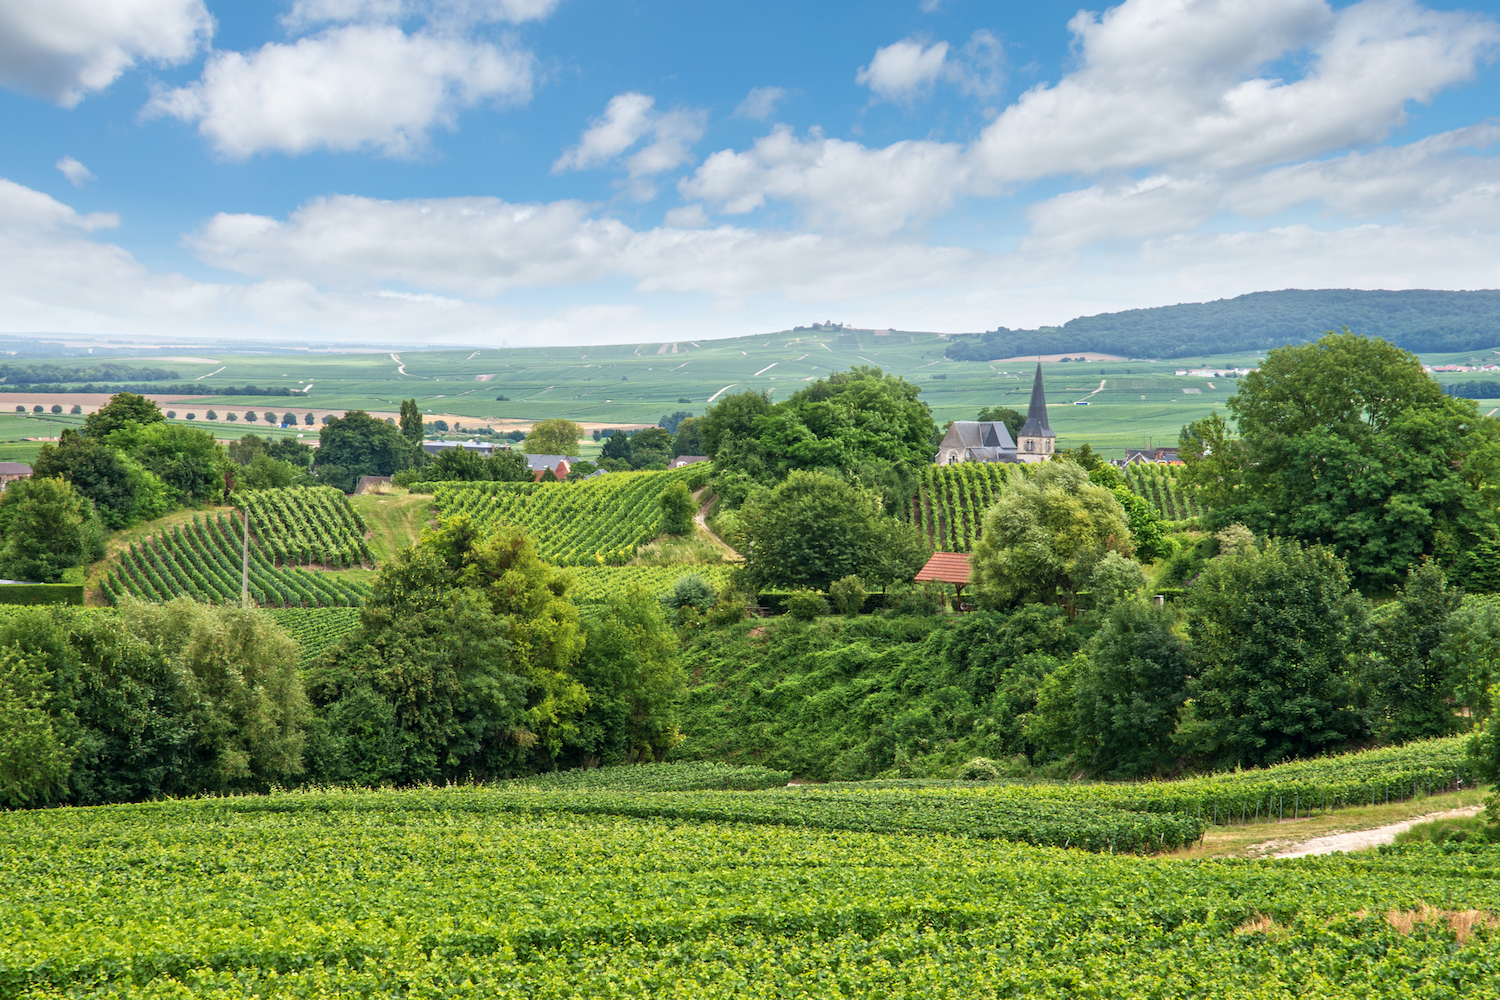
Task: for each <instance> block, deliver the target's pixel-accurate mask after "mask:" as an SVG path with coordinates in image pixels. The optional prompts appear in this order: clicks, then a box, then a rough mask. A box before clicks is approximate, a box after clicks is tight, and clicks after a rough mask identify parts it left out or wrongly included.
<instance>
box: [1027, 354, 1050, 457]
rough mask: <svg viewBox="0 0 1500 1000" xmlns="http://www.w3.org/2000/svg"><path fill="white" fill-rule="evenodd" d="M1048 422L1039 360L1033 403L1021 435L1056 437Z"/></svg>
mask: <svg viewBox="0 0 1500 1000" xmlns="http://www.w3.org/2000/svg"><path fill="white" fill-rule="evenodd" d="M1056 436H1057V435H1055V434H1053V433H1052V428H1051V426H1049V425H1048V423H1047V394H1046V393H1045V392H1044V391H1043V390H1042V364H1041V362H1037V366H1036V381H1035V382H1034V383H1032V386H1031V405H1030V406H1029V407H1027V408H1026V426H1025V427H1022V428H1021V437H1037V438H1043V437H1056Z"/></svg>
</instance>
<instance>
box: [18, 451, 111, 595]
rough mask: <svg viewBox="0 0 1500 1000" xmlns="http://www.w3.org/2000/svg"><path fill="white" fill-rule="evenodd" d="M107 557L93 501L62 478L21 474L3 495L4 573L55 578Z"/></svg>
mask: <svg viewBox="0 0 1500 1000" xmlns="http://www.w3.org/2000/svg"><path fill="white" fill-rule="evenodd" d="M103 556H104V529H103V526H102V525H101V524H100V522H99V515H98V514H97V513H95V511H94V505H93V503H92V502H91V501H90V500H89V499H88V498H87V497H84V496H81V495H80V494H79V493H78V492H77V491H75V490H74V489H73V487H72V485H71V484H69V483H67V482H65V481H63V480H61V479H38V478H35V477H33V478H31V479H21V480H17V481H16V482H13V483H11V484H10V488H9V489H7V490H6V491H5V493H4V494H0V576H4V577H7V578H9V579H12V580H34V581H37V582H39V583H56V582H57V581H59V580H61V579H62V575H63V571H64V570H67V569H71V568H72V567H74V566H82V565H83V564H84V563H88V562H93V561H94V560H95V559H100V558H102V557H103Z"/></svg>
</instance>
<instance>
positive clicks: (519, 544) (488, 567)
mask: <svg viewBox="0 0 1500 1000" xmlns="http://www.w3.org/2000/svg"><path fill="white" fill-rule="evenodd" d="M567 586H568V578H567V577H566V576H564V575H563V574H560V573H558V572H557V571H556V570H555V569H553V568H552V567H550V566H548V565H546V564H545V563H543V562H542V561H541V559H540V558H538V556H537V554H536V550H535V548H534V547H533V546H532V544H531V542H530V541H529V540H528V539H527V538H526V537H525V536H524V535H521V534H519V533H504V532H502V533H499V534H495V535H492V536H488V537H481V536H480V535H479V533H478V531H477V529H476V528H475V527H474V525H473V523H472V522H471V521H469V519H468V518H466V517H463V516H458V517H453V518H450V519H448V520H447V521H446V522H444V524H443V526H442V527H441V528H439V529H437V530H435V531H428V532H424V534H423V536H422V540H421V541H420V542H419V543H418V544H416V545H414V546H412V547H410V548H407V549H403V550H402V551H401V552H400V553H399V554H398V555H397V556H396V558H394V559H392V560H391V561H389V562H387V563H386V564H385V566H384V567H383V568H382V569H381V572H380V576H379V577H377V579H376V581H375V586H374V588H373V591H372V593H371V596H370V599H369V601H368V602H367V603H366V604H365V606H364V608H363V609H362V611H361V613H360V627H359V629H358V630H356V631H355V632H354V633H353V634H352V635H350V636H349V637H347V638H346V639H345V640H344V641H343V642H342V643H340V644H339V645H338V646H337V647H335V648H334V649H332V650H330V651H328V652H327V653H325V654H324V655H323V656H321V657H320V658H319V659H318V660H317V661H315V662H314V664H313V665H312V666H311V667H310V668H309V674H310V681H311V683H310V688H311V690H312V692H313V697H314V700H315V701H316V702H317V703H318V704H319V705H320V707H321V708H322V710H323V714H324V715H325V716H327V715H328V713H329V712H331V711H332V710H333V708H334V706H336V705H338V704H339V703H340V702H344V701H346V700H347V699H350V698H365V695H364V694H362V693H361V692H362V691H364V690H368V691H369V692H370V693H372V694H373V695H375V696H378V698H380V699H381V700H383V701H384V702H386V703H387V704H388V705H389V706H390V707H391V708H390V718H391V719H392V720H393V723H394V725H395V727H396V734H397V736H396V739H397V742H398V743H399V745H400V747H401V759H400V761H399V762H398V763H397V764H396V765H395V766H394V768H393V770H394V773H395V774H397V775H398V776H399V779H400V780H402V781H430V780H447V779H458V778H463V777H467V776H477V777H488V776H494V775H498V774H503V773H513V772H514V770H515V769H517V768H519V767H522V766H524V765H525V764H526V763H527V762H528V761H529V760H530V758H531V756H532V754H534V753H537V752H541V753H543V754H544V755H548V754H552V755H555V754H556V753H558V752H560V751H561V749H562V748H563V745H564V743H565V742H566V740H567V739H568V738H570V737H571V735H572V734H573V732H574V725H575V721H576V718H577V716H578V714H579V713H580V712H581V711H582V710H583V708H584V706H585V705H586V704H587V702H588V694H587V692H586V691H585V689H584V687H583V685H582V684H580V683H579V682H578V681H577V679H576V678H575V677H574V676H573V675H572V673H571V670H572V667H573V665H574V663H575V662H576V661H577V658H578V655H579V654H580V652H581V651H582V647H583V637H582V635H581V633H580V631H579V627H578V612H577V609H576V608H575V607H574V606H573V604H572V603H571V602H569V601H568V600H567V599H566V597H565V596H564V595H565V594H566V591H567ZM372 713H373V714H372ZM378 714H379V713H378V712H375V711H374V709H372V708H370V706H368V705H367V706H366V709H365V710H361V711H360V712H356V713H352V716H353V717H355V718H362V719H365V720H368V719H370V718H372V717H374V715H378ZM372 738H373V737H372Z"/></svg>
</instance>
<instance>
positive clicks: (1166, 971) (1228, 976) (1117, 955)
mask: <svg viewBox="0 0 1500 1000" xmlns="http://www.w3.org/2000/svg"><path fill="white" fill-rule="evenodd" d="M1440 742H1442V743H1443V744H1444V745H1446V742H1447V741H1440ZM1430 750H1431V748H1430V747H1429V752H1430ZM1444 752H1446V751H1444ZM1411 763H1412V760H1411V759H1409V758H1407V757H1403V756H1401V754H1399V753H1398V754H1397V755H1396V756H1395V757H1390V758H1380V757H1372V756H1369V755H1364V756H1362V757H1359V758H1347V759H1345V758H1338V759H1335V760H1334V761H1332V762H1323V763H1321V764H1318V765H1317V766H1318V767H1322V768H1324V769H1328V768H1332V770H1326V771H1325V773H1324V775H1323V777H1324V778H1328V777H1329V776H1331V775H1336V774H1338V773H1342V774H1344V775H1345V776H1346V777H1347V776H1348V775H1350V774H1352V773H1354V772H1356V771H1362V773H1363V774H1364V777H1365V778H1366V779H1368V780H1367V783H1370V782H1374V783H1376V784H1379V783H1382V782H1383V781H1405V780H1406V778H1405V775H1407V774H1408V773H1409V766H1410V765H1411ZM1273 771H1276V769H1268V770H1267V771H1266V772H1261V773H1263V774H1265V775H1269V774H1271V773H1272V772H1273ZM1278 773H1280V774H1281V777H1280V778H1276V779H1272V780H1284V779H1285V778H1286V777H1287V776H1288V774H1290V772H1278ZM785 777H786V775H785V774H784V773H779V772H774V771H769V770H766V769H764V768H733V767H728V766H725V765H722V764H718V765H688V766H680V765H654V766H648V767H630V768H620V769H607V770H604V771H587V772H573V773H570V774H563V775H544V776H539V777H538V778H536V779H531V780H527V781H520V782H507V783H504V784H501V785H497V786H491V787H478V786H473V785H463V786H450V787H447V788H431V787H429V788H420V789H412V790H407V791H391V790H383V791H374V792H359V791H307V792H292V793H285V792H283V793H278V794H273V795H268V796H244V797H225V798H199V799H189V800H176V801H160V802H150V803H143V804H140V805H132V806H104V807H96V808H90V809H42V810H18V811H14V812H8V813H3V814H0V993H3V995H4V996H5V997H26V998H31V1000H36V998H54V997H76V996H110V997H119V998H122V1000H129V998H141V1000H145V998H148V997H149V998H166V997H194V996H204V997H208V996H214V997H223V996H231V995H232V996H274V997H294V996H295V997H309V998H314V1000H323V998H330V1000H331V998H333V997H349V996H357V997H373V996H408V997H409V996H422V997H428V998H442V997H450V996H451V997H480V996H484V997H504V998H521V997H526V998H536V997H557V998H562V997H570V998H571V997H582V998H592V997H601V998H602V997H611V998H618V997H647V996H693V997H706V998H710V1000H715V998H720V997H825V996H836V997H837V996H849V997H853V996H859V997H877V996H878V997H911V998H917V997H920V998H924V1000H925V998H955V1000H957V998H964V1000H967V998H970V997H976V996H984V997H991V996H995V997H999V996H1005V997H1031V996H1036V997H1057V998H1091V1000H1103V998H1120V1000H1137V998H1148V997H1150V998H1161V997H1247V998H1273V997H1274V998H1278V1000H1282V998H1285V1000H1291V998H1295V997H1302V996H1317V997H1330V998H1332V997H1361V998H1364V997H1382V996H1402V997H1414V998H1416V997H1421V998H1439V997H1445V998H1446V997H1455V998H1457V997H1469V996H1473V997H1480V996H1493V995H1494V993H1495V989H1494V988H1495V982H1496V977H1497V976H1500V966H1497V964H1496V954H1497V952H1496V946H1497V944H1500V879H1496V878H1495V877H1494V875H1495V873H1496V871H1500V847H1497V846H1489V845H1483V844H1472V843H1471V844H1462V845H1453V844H1450V845H1446V846H1444V847H1435V846H1433V845H1430V844H1415V845H1408V846H1401V847H1388V848H1381V849H1380V850H1379V851H1378V852H1367V853H1363V854H1354V855H1341V854H1335V855H1330V856H1326V857H1311V858H1303V859H1299V860H1295V861H1269V860H1268V861H1244V860H1188V859H1185V858H1181V857H1174V856H1172V854H1171V853H1170V851H1171V848H1172V845H1173V844H1174V843H1181V842H1191V841H1192V840H1193V839H1194V838H1195V837H1196V832H1197V831H1198V830H1201V829H1202V823H1201V822H1200V821H1198V820H1197V819H1196V817H1194V816H1188V815H1184V814H1182V813H1177V814H1160V813H1157V814H1153V813H1149V812H1145V813H1143V812H1138V811H1130V810H1127V809H1122V808H1119V807H1117V806H1111V805H1108V804H1106V803H1104V802H1102V801H1100V800H1096V799H1092V798H1090V796H1092V795H1096V794H1103V792H1097V793H1096V792H1095V791H1094V790H1095V789H1100V788H1105V786H1091V785H1083V786H1075V785H1056V786H1041V787H1038V788H1032V789H1030V790H1029V791H1030V792H1041V791H1043V789H1047V790H1049V793H1050V792H1055V793H1056V794H1057V796H1059V797H1057V798H1046V797H1038V796H1035V795H1032V796H1028V795H1027V792H1028V789H1026V788H1022V787H1019V786H1003V785H997V786H989V785H984V786H982V787H973V786H968V787H965V786H962V785H960V786H950V787H947V788H937V787H904V788H883V787H870V786H863V787H861V786H837V785H830V786H816V787H793V788H786V787H780V786H781V785H782V784H783V781H784V779H785ZM1305 777H1307V778H1308V780H1321V779H1318V778H1317V776H1316V775H1307V776H1305ZM1222 780H1223V781H1225V782H1230V783H1233V782H1237V781H1240V780H1242V779H1241V778H1240V777H1239V776H1236V775H1225V776H1223V779H1222ZM1339 780H1342V779H1339ZM1109 787H1116V786H1109ZM1117 787H1120V788H1123V789H1127V790H1128V789H1130V788H1135V787H1138V788H1146V787H1149V786H1145V785H1142V786H1117ZM736 788H739V789H746V790H742V791H734V790H726V789H736ZM757 789H758V790H757ZM1069 793H1078V794H1077V795H1076V796H1075V797H1074V798H1072V799H1069V798H1068V794H1069ZM1273 829H1274V828H1271V827H1269V826H1268V827H1267V830H1268V833H1271V832H1272V831H1273ZM1053 844H1055V845H1056V846H1043V845H1053ZM1080 847H1082V848H1083V849H1082V850H1080V849H1078V848H1080ZM1149 853H1154V855H1155V856H1142V855H1144V854H1149ZM497 886H502V887H503V888H504V891H497V888H496V887H497Z"/></svg>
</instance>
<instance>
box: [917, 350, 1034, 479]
mask: <svg viewBox="0 0 1500 1000" xmlns="http://www.w3.org/2000/svg"><path fill="white" fill-rule="evenodd" d="M1056 441H1057V435H1056V434H1053V433H1052V427H1051V425H1050V424H1048V423H1047V394H1046V392H1045V391H1043V389H1042V366H1041V363H1040V362H1038V363H1037V366H1036V381H1035V382H1034V383H1033V384H1032V387H1031V405H1030V406H1029V407H1027V409H1026V424H1025V426H1023V427H1022V428H1021V433H1020V434H1019V435H1018V436H1017V437H1016V439H1015V440H1011V436H1010V428H1008V427H1006V426H1005V425H1004V424H1002V423H1001V422H1000V421H998V420H955V421H953V425H952V426H951V427H949V428H948V433H947V434H945V435H944V436H943V440H942V443H940V444H939V445H938V453H937V457H936V458H934V459H933V462H934V463H935V464H937V465H957V464H958V463H960V462H1045V461H1047V459H1049V458H1051V457H1052V452H1053V447H1054V445H1055V444H1056Z"/></svg>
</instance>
